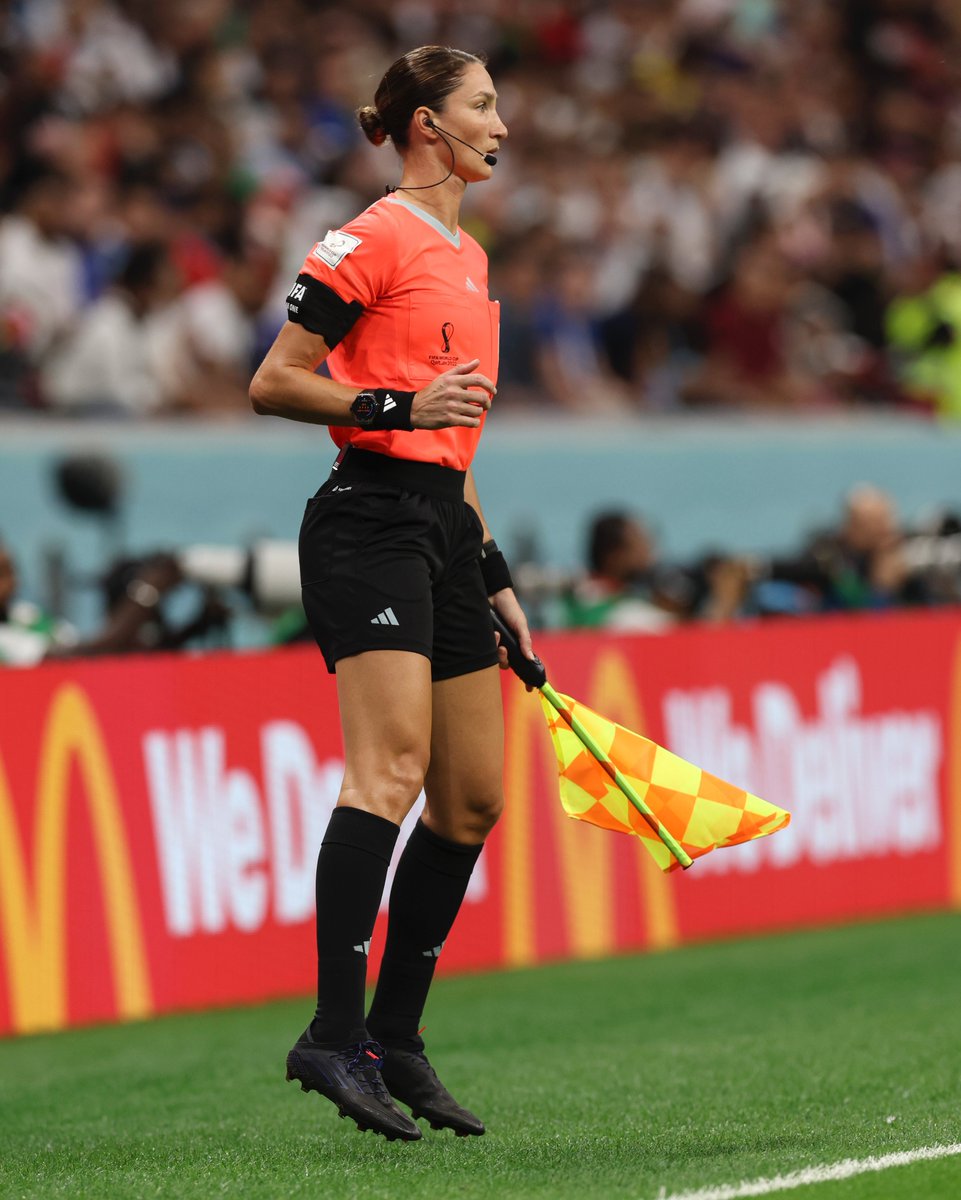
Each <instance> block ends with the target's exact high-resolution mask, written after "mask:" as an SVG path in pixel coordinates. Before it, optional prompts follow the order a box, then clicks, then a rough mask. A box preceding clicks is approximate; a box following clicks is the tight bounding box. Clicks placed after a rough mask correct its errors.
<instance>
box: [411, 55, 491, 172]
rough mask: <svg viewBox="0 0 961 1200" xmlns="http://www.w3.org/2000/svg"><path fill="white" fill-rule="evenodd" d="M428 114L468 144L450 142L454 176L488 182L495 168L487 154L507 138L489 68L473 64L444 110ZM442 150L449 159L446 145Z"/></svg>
mask: <svg viewBox="0 0 961 1200" xmlns="http://www.w3.org/2000/svg"><path fill="white" fill-rule="evenodd" d="M425 112H427V115H430V116H432V117H433V119H434V120H435V121H436V122H437V124H438V125H439V126H441V128H443V129H446V130H448V131H449V132H450V133H452V134H454V135H455V136H456V137H459V138H461V139H462V140H463V141H465V142H467V143H469V144H468V145H467V146H462V145H461V144H460V143H459V142H455V141H453V140H452V139H448V142H449V145H450V147H451V149H452V150H453V151H454V174H456V175H457V176H458V177H459V178H461V179H463V180H464V181H465V182H466V183H471V182H474V181H477V180H481V179H489V178H490V176H491V172H492V170H493V168H492V167H491V166H490V165H489V164H487V163H485V162H484V155H485V154H496V153H497V152H498V150H499V149H500V142H501V139H503V138H506V137H507V126H506V125H505V124H504V122H503V121H502V120H501V119H500V117H499V116H498V115H497V93H496V92H495V90H494V83H493V80H492V79H491V77H490V75H489V74H488V72H487V68H486V67H484V66H483V65H482V64H481V63H470V64H469V65H468V66H467V67H466V69H465V70H464V73H463V75H462V76H461V79H460V83H459V84H458V86H457V88H456V89H455V90H454V91H453V92H451V93H450V95H449V96H447V97H446V99H445V100H444V107H443V109H442V110H441V111H440V112H435V113H430V112H429V111H428V110H425ZM438 136H440V135H438ZM471 146H473V147H475V149H476V151H477V152H476V153H475V150H472V149H471V148H470V147H471ZM440 149H441V150H442V151H443V152H444V154H445V155H446V156H448V158H449V153H450V152H449V151H448V150H447V148H446V147H445V146H444V145H443V143H440Z"/></svg>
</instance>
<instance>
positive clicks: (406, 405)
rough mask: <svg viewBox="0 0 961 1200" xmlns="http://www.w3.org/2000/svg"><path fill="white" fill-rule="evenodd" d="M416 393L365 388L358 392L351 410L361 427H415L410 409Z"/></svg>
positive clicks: (392, 389)
mask: <svg viewBox="0 0 961 1200" xmlns="http://www.w3.org/2000/svg"><path fill="white" fill-rule="evenodd" d="M416 394H417V393H416V392H399V391H397V390H396V388H365V389H364V391H362V392H358V393H357V396H356V398H355V399H354V402H353V404H352V405H351V406H350V411H351V412H352V413H353V414H354V416H355V417H356V419H357V424H358V425H359V426H360V427H361V429H413V428H414V426H413V425H412V424H411V423H410V410H411V406H412V405H413V403H414V396H415V395H416Z"/></svg>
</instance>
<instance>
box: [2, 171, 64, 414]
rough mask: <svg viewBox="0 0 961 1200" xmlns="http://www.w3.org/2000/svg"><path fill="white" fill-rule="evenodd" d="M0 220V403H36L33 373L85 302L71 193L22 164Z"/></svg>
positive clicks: (56, 176) (57, 178)
mask: <svg viewBox="0 0 961 1200" xmlns="http://www.w3.org/2000/svg"><path fill="white" fill-rule="evenodd" d="M22 171H23V178H22V179H20V180H19V181H18V180H14V181H13V183H12V190H14V191H16V193H17V198H16V200H15V203H14V207H13V209H12V211H11V212H9V213H8V214H7V215H6V216H4V217H2V219H0V353H2V354H3V359H4V362H3V371H2V378H0V403H2V404H5V405H9V406H24V405H28V404H31V403H32V402H33V400H34V396H33V391H32V384H31V380H32V373H33V371H34V370H35V368H36V367H37V366H38V364H39V363H40V361H41V359H42V357H43V356H44V355H45V354H47V353H49V351H50V349H51V347H53V346H55V345H56V344H57V342H58V340H59V339H60V338H62V337H63V336H64V334H65V333H66V332H67V330H68V329H69V328H70V327H71V324H72V322H73V321H74V319H75V318H76V316H77V314H78V312H79V311H80V306H81V303H82V300H83V282H82V262H81V257H80V253H79V251H78V250H77V248H76V247H75V246H74V245H73V244H72V243H71V242H70V240H69V239H68V237H67V236H66V233H67V215H68V212H69V209H70V197H71V194H72V191H73V188H72V186H71V183H70V181H69V180H68V179H67V178H66V177H65V176H64V175H63V174H61V173H60V172H59V171H56V170H54V169H52V168H50V167H45V166H43V165H37V164H32V163H25V164H23V165H22Z"/></svg>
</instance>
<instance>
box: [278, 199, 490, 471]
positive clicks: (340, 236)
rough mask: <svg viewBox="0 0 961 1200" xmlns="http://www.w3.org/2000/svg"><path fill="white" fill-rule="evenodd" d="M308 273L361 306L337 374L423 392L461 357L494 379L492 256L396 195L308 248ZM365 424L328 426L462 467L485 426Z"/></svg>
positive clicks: (332, 362)
mask: <svg viewBox="0 0 961 1200" xmlns="http://www.w3.org/2000/svg"><path fill="white" fill-rule="evenodd" d="M301 273H302V274H306V275H311V276H313V277H314V278H315V279H318V280H320V282H321V283H324V284H326V285H327V287H329V288H332V289H333V291H335V292H336V293H337V295H338V296H339V297H340V299H341V300H343V301H344V302H345V303H346V304H350V303H351V302H353V301H356V302H357V303H358V304H360V305H361V307H362V308H363V313H362V314H361V316H360V318H359V319H358V320H357V322H356V323H355V324H354V326H353V328H352V329H351V330H350V332H349V333H347V335H346V336H345V337H344V338H343V340H342V341H340V342H339V343H338V344H337V346H336V347H335V348H334V349H333V350H332V351H331V352H330V354H329V355H328V357H327V360H326V361H327V367H328V369H329V371H330V374H331V377H332V378H333V379H335V380H337V382H338V383H347V384H350V385H351V386H353V387H356V388H357V390H358V391H360V390H361V389H363V388H375V387H376V388H397V389H398V390H400V391H409V392H417V391H420V389H421V388H423V387H425V386H426V385H427V384H428V383H430V381H431V380H432V379H435V378H436V377H437V376H438V375H440V374H442V373H443V372H444V371H449V370H450V369H451V367H456V366H457V365H458V364H459V363H463V362H469V361H470V360H471V359H474V358H479V359H480V366H479V367H478V368H477V370H478V371H480V372H481V373H482V374H484V375H487V376H488V378H489V379H491V380H492V381H494V382H496V380H497V356H498V342H499V335H500V306H499V305H498V304H497V303H496V302H494V301H491V300H490V299H489V298H488V295H487V255H486V254H485V253H484V251H483V250H482V249H481V247H480V246H479V245H478V244H477V242H476V241H475V240H474V239H473V238H472V237H471V236H470V235H469V234H467V233H465V232H464V231H463V230H462V229H458V231H457V233H456V234H453V235H452V234H451V233H450V231H449V230H447V229H445V228H444V226H443V225H442V224H441V223H440V222H439V221H437V220H435V218H433V217H432V216H430V215H429V214H428V213H425V212H423V211H422V210H421V209H418V208H415V207H414V206H413V205H410V204H407V203H406V202H405V201H404V200H402V199H399V198H397V197H394V196H390V197H385V198H383V199H381V200H378V201H376V202H375V203H374V204H372V205H371V206H370V208H368V209H366V210H365V211H364V212H362V213H361V214H360V215H359V216H357V217H355V218H354V220H352V221H350V222H349V223H348V224H347V225H345V226H344V227H343V228H342V229H339V230H333V231H331V232H329V233H328V234H327V236H326V237H325V238H324V240H323V241H322V242H318V243H317V244H316V245H315V246H314V248H313V249H312V250H311V251H310V253H309V254H308V255H307V259H306V261H305V263H304V265H303V267H302V268H301ZM484 416H485V414H484V412H483V411H481V424H480V426H478V427H477V428H476V429H469V428H461V427H456V428H450V429H415V430H364V429H355V428H352V427H346V426H330V427H329V428H330V435H331V437H332V438H333V439H334V441H335V442H336V443H337V445H338V446H345V445H348V444H349V445H351V446H356V447H358V448H359V449H364V450H374V451H377V452H378V453H380V454H389V455H391V456H392V457H394V458H405V459H414V460H416V461H418V462H434V463H439V464H440V465H442V466H445V467H453V468H455V469H456V470H459V471H464V470H466V469H467V467H468V466H470V463H471V460H472V458H473V457H474V451H475V450H476V448H477V442H478V439H479V438H480V434H481V430H482V428H483V424H484V422H483V418H484Z"/></svg>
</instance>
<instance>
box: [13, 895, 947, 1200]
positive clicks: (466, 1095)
mask: <svg viewBox="0 0 961 1200" xmlns="http://www.w3.org/2000/svg"><path fill="white" fill-rule="evenodd" d="M309 1009H310V1005H309V1003H308V1002H306V1001H301V1002H297V1003H290V1002H285V1003H282V1004H271V1005H269V1006H264V1007H260V1008H255V1009H245V1010H231V1011H226V1012H214V1013H205V1014H200V1015H189V1016H177V1017H169V1018H165V1019H162V1020H157V1021H154V1022H148V1023H144V1024H138V1025H128V1026H123V1027H102V1028H97V1029H87V1030H81V1031H77V1032H71V1033H65V1034H60V1035H55V1036H50V1037H35V1038H25V1039H21V1040H12V1041H7V1042H0V1197H4V1200H6V1198H8V1197H10V1198H12V1197H57V1196H77V1197H110V1198H117V1197H161V1196H162V1197H176V1198H188V1200H189V1198H192V1197H205V1198H207V1197H211V1196H222V1195H225V1196H236V1197H245V1198H248V1197H264V1198H271V1200H273V1198H283V1197H294V1196H298V1197H300V1196H304V1197H306V1196H309V1197H324V1198H325V1200H339V1198H341V1197H343V1198H345V1200H347V1198H349V1200H354V1198H355V1197H356V1198H358V1200H361V1198H367V1197H371V1198H373V1197H405V1198H406V1197H411V1198H414V1200H418V1198H421V1200H426V1198H430V1200H448V1198H454V1197H456V1198H460V1197H464V1198H469V1197H477V1198H491V1200H494V1198H497V1200H500V1198H505V1197H506V1198H514V1197H543V1198H544V1200H547V1198H550V1200H561V1198H566V1197H571V1198H575V1197H576V1198H577V1200H587V1198H593V1197H604V1198H605V1200H606V1198H608V1197H625V1198H626V1197H630V1198H631V1200H656V1198H657V1197H658V1196H669V1195H671V1194H672V1193H675V1192H681V1191H684V1190H694V1189H702V1188H705V1187H708V1186H712V1185H714V1186H718V1185H722V1184H733V1183H737V1182H738V1181H740V1180H745V1179H754V1178H757V1177H761V1176H765V1177H771V1176H774V1175H776V1174H778V1173H781V1174H784V1173H787V1172H789V1171H792V1170H798V1169H801V1168H804V1167H808V1166H813V1165H817V1164H821V1163H834V1162H838V1161H840V1160H843V1159H848V1158H864V1157H867V1156H871V1155H882V1154H886V1153H890V1152H892V1151H896V1150H913V1149H916V1148H918V1147H923V1146H931V1145H935V1144H953V1143H957V1142H961V915H955V914H951V915H934V916H921V917H912V918H907V919H902V920H895V921H889V922H883V923H877V924H869V925H856V926H850V927H846V928H837V929H828V930H821V931H817V932H801V933H791V934H783V935H779V936H776V937H765V938H757V939H751V940H744V941H737V942H726V943H714V944H709V945H699V946H692V947H687V948H684V949H680V950H675V951H670V952H667V953H663V954H654V955H642V956H636V957H624V958H617V959H611V960H606V961H603V962H592V963H573V964H565V965H561V966H554V967H546V968H540V969H537V970H529V971H516V972H507V973H501V974H493V975H484V976H473V977H464V978H457V979H450V980H440V981H438V983H437V984H436V985H435V990H434V993H433V995H432V998H431V1003H430V1007H429V1009H428V1013H427V1016H426V1018H425V1019H426V1024H427V1032H426V1037H427V1040H428V1050H429V1052H430V1053H431V1055H432V1058H433V1061H434V1062H435V1064H436V1065H437V1067H438V1069H439V1071H440V1074H441V1077H442V1078H443V1079H444V1080H445V1082H446V1083H447V1084H448V1085H449V1086H450V1088H451V1090H452V1091H453V1092H454V1093H455V1095H457V1096H458V1098H460V1099H462V1100H463V1101H464V1102H465V1103H467V1104H468V1105H470V1106H471V1107H472V1108H474V1109H475V1110H476V1111H477V1112H478V1113H480V1114H481V1115H482V1116H483V1117H484V1119H485V1120H486V1121H487V1123H488V1130H489V1132H488V1134H487V1136H486V1137H483V1138H479V1139H469V1140H467V1139H455V1138H454V1136H453V1135H452V1134H450V1133H449V1132H445V1133H435V1132H433V1131H431V1130H429V1129H427V1128H426V1127H425V1137H424V1140H423V1141H422V1142H419V1143H415V1144H408V1145H403V1144H400V1143H388V1142H386V1141H385V1140H383V1139H382V1138H375V1137H374V1136H373V1135H372V1134H363V1135H362V1134H360V1133H358V1132H357V1131H356V1129H355V1128H354V1126H353V1125H352V1123H350V1122H348V1121H341V1120H338V1118H337V1114H336V1111H335V1110H334V1108H333V1106H332V1105H330V1104H329V1103H328V1102H327V1101H325V1100H322V1099H321V1098H319V1097H318V1096H316V1095H309V1096H308V1095H305V1094H303V1093H302V1092H301V1091H300V1090H299V1087H298V1086H297V1085H296V1084H287V1083H285V1082H284V1057H285V1055H286V1052H287V1049H288V1048H289V1045H290V1044H291V1043H292V1041H293V1040H294V1038H295V1037H296V1035H297V1034H298V1033H299V1032H300V1030H301V1028H302V1026H303V1024H304V1022H305V1019H306V1017H307V1015H308V1013H309ZM788 1194H789V1195H798V1196H803V1197H808V1196H809V1197H811V1200H834V1198H838V1200H865V1198H872V1200H881V1198H882V1197H883V1198H884V1200H909V1198H910V1200H941V1198H942V1197H943V1198H944V1200H956V1198H957V1197H958V1196H961V1157H954V1158H944V1159H940V1160H939V1161H936V1162H927V1163H917V1164H914V1165H910V1166H902V1167H897V1168H895V1169H892V1170H888V1171H885V1172H884V1173H883V1174H873V1175H862V1176H859V1177H857V1178H854V1179H849V1180H845V1181H841V1182H837V1181H836V1182H831V1183H825V1184H817V1185H813V1186H809V1187H805V1188H802V1189H801V1190H800V1192H794V1193H788Z"/></svg>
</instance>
